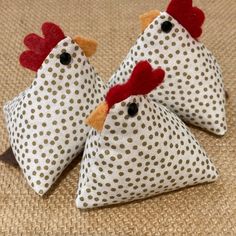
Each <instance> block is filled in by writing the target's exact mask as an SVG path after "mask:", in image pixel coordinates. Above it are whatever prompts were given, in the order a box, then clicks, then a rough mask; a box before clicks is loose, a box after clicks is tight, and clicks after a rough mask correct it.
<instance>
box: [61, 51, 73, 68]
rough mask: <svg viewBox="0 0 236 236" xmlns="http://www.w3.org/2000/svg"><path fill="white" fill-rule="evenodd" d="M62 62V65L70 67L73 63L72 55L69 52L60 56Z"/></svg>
mask: <svg viewBox="0 0 236 236" xmlns="http://www.w3.org/2000/svg"><path fill="white" fill-rule="evenodd" d="M60 62H61V64H62V65H69V64H70V62H71V55H70V54H69V53H67V52H63V53H62V54H61V55H60Z"/></svg>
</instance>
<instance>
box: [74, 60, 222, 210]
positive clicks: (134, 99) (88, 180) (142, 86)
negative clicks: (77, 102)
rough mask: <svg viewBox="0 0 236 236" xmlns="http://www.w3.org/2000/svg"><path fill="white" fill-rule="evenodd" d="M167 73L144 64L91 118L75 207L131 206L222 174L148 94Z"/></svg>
mask: <svg viewBox="0 0 236 236" xmlns="http://www.w3.org/2000/svg"><path fill="white" fill-rule="evenodd" d="M163 78H164V71H163V70H162V69H156V70H152V67H151V65H150V64H149V63H148V62H147V61H146V62H145V61H144V62H139V63H138V64H137V65H136V67H135V68H134V71H133V73H132V75H131V77H130V79H129V80H128V81H127V82H126V83H125V84H122V85H116V86H114V87H113V88H111V89H110V90H109V91H108V93H107V95H106V99H105V102H103V103H101V104H100V105H99V106H98V107H97V108H96V110H95V111H93V112H92V113H91V114H90V116H89V117H88V118H87V120H86V122H87V123H88V124H89V125H91V126H92V127H93V128H94V129H91V130H90V133H89V136H88V139H87V142H86V146H85V151H84V156H83V159H82V163H81V172H80V178H79V184H78V191H77V199H76V205H77V207H78V208H93V207H100V206H106V205H110V204H117V203H122V202H129V201H133V200H137V199H143V198H147V197H150V196H153V195H157V194H161V193H164V192H168V191H173V190H176V189H179V188H183V187H186V186H191V185H195V184H200V183H205V182H212V181H215V180H216V179H217V176H218V173H217V170H216V168H215V167H214V165H213V164H212V162H211V161H210V160H209V159H208V157H207V154H206V153H205V151H204V150H203V149H202V147H201V146H200V145H199V143H198V142H197V141H196V139H195V138H194V136H193V135H192V134H191V133H190V131H189V130H188V128H187V127H186V126H185V124H184V123H183V122H182V121H181V120H180V119H179V118H178V117H177V116H176V115H175V114H173V113H172V112H170V111H169V110H168V109H167V108H165V107H164V106H162V105H161V104H158V103H156V102H154V101H153V100H152V99H150V96H148V94H149V93H150V92H151V91H152V90H153V89H155V88H156V87H157V86H159V85H160V83H161V82H162V81H163Z"/></svg>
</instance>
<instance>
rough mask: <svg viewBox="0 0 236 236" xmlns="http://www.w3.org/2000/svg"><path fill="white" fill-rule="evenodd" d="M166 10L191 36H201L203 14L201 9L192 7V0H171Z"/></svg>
mask: <svg viewBox="0 0 236 236" xmlns="http://www.w3.org/2000/svg"><path fill="white" fill-rule="evenodd" d="M167 12H168V13H169V14H170V15H171V16H173V17H174V18H175V19H176V20H177V21H178V22H179V23H180V24H181V25H182V26H183V27H184V28H186V29H187V30H188V32H189V33H190V34H191V35H192V37H193V38H198V37H199V36H201V34H202V29H201V26H202V24H203V22H204V20H205V16H204V13H203V12H202V10H200V9H199V8H197V7H193V5H192V0H172V1H171V2H170V4H169V6H168V8H167Z"/></svg>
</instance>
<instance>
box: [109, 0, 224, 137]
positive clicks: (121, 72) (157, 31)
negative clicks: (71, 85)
mask: <svg viewBox="0 0 236 236" xmlns="http://www.w3.org/2000/svg"><path fill="white" fill-rule="evenodd" d="M141 22H142V29H143V33H142V34H141V35H140V36H139V38H138V39H137V41H136V43H135V45H134V46H133V47H132V48H131V49H130V51H129V53H128V55H127V56H126V58H125V59H124V61H123V62H122V64H121V65H120V67H119V68H118V70H117V71H116V72H115V73H114V74H113V76H112V78H111V79H110V81H109V87H112V86H114V85H115V84H118V83H123V82H125V81H127V80H128V78H129V76H130V74H131V72H132V70H133V68H134V67H135V65H136V64H137V63H138V62H139V61H140V60H148V61H149V62H150V63H151V65H152V66H154V67H155V66H162V68H163V69H164V70H165V71H166V79H165V82H164V83H163V84H162V85H161V86H159V87H158V88H157V89H155V90H154V91H153V92H151V93H150V94H149V97H150V99H152V100H154V101H157V102H159V103H161V104H162V105H164V106H166V107H168V108H169V109H170V110H171V111H173V112H174V113H176V114H177V115H178V116H179V117H180V118H181V119H183V120H184V121H185V122H187V123H189V124H193V125H195V126H198V127H201V128H203V129H205V130H208V131H210V132H212V133H214V134H217V135H224V134H225V132H226V130H227V125H226V115H225V92H224V85H223V79H222V73H221V69H220V66H219V64H218V63H217V61H216V59H215V57H214V56H213V55H212V53H211V52H210V51H209V50H208V49H207V48H206V47H205V46H204V45H203V44H202V43H201V42H199V41H198V39H197V38H198V37H199V36H200V35H201V33H202V29H201V28H202V24H203V22H204V13H203V12H202V11H201V10H200V9H198V8H197V7H193V6H192V0H172V1H171V2H170V4H169V6H168V8H167V11H166V12H159V11H150V12H148V13H146V14H144V15H142V16H141Z"/></svg>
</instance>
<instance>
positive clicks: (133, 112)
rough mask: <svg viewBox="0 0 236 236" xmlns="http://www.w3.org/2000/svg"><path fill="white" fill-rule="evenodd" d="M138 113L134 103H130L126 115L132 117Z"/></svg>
mask: <svg viewBox="0 0 236 236" xmlns="http://www.w3.org/2000/svg"><path fill="white" fill-rule="evenodd" d="M137 113H138V105H137V104H136V103H131V104H129V106H128V114H129V116H131V117H134V116H135V115H136V114H137Z"/></svg>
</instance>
